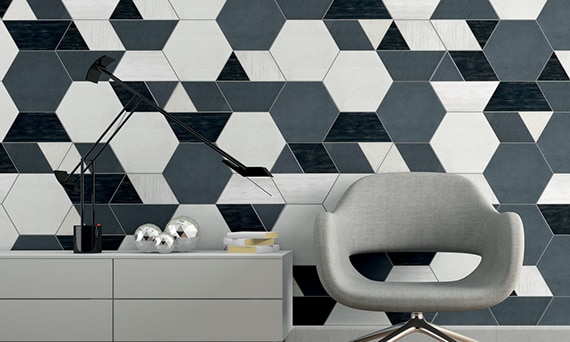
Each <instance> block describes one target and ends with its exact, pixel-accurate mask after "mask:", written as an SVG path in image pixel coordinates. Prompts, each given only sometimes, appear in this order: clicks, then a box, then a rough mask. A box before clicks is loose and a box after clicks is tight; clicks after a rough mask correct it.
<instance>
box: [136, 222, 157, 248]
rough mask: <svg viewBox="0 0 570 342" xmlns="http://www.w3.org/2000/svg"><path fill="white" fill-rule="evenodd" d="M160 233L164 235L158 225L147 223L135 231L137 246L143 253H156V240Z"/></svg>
mask: <svg viewBox="0 0 570 342" xmlns="http://www.w3.org/2000/svg"><path fill="white" fill-rule="evenodd" d="M160 233H162V230H161V229H160V228H159V227H158V226H157V225H155V224H152V223H145V224H143V225H141V226H139V227H138V228H137V229H136V230H135V233H134V236H135V245H136V246H137V248H138V249H139V250H141V251H143V252H154V251H156V249H155V246H154V239H155V238H156V237H157V236H158V234H160Z"/></svg>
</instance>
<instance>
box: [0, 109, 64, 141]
mask: <svg viewBox="0 0 570 342" xmlns="http://www.w3.org/2000/svg"><path fill="white" fill-rule="evenodd" d="M67 141H71V140H70V139H69V136H68V135H67V132H66V131H65V128H63V125H62V124H61V122H60V121H59V119H58V117H57V115H56V114H54V113H20V114H18V116H17V117H16V120H14V123H13V124H12V127H10V130H9V131H8V133H7V134H6V136H5V137H4V142H67Z"/></svg>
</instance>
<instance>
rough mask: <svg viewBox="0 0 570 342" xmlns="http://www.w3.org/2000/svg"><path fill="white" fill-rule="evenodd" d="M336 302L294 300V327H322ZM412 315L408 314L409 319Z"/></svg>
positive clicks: (308, 299)
mask: <svg viewBox="0 0 570 342" xmlns="http://www.w3.org/2000/svg"><path fill="white" fill-rule="evenodd" d="M335 304H336V301H335V300H334V299H332V298H331V297H328V296H322V297H317V296H305V297H294V298H293V325H294V326H297V325H316V326H322V325H324V324H325V322H326V321H327V318H328V317H329V316H330V314H331V312H332V310H333V309H334V306H335ZM409 316H410V314H408V318H409Z"/></svg>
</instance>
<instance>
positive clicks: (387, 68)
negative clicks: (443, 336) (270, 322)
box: [0, 0, 570, 325]
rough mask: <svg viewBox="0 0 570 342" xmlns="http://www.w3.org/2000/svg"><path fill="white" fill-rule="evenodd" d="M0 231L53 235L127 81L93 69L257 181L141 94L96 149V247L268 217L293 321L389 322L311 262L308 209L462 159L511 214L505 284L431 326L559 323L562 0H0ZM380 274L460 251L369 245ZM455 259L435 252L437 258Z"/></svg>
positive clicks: (565, 30) (10, 244) (365, 267)
mask: <svg viewBox="0 0 570 342" xmlns="http://www.w3.org/2000/svg"><path fill="white" fill-rule="evenodd" d="M0 17H1V18H2V20H1V21H0V49H1V53H0V79H1V80H2V82H1V83H0V116H1V120H0V136H1V137H2V143H1V144H0V203H1V206H0V223H1V225H0V248H1V249H5V250H10V249H12V250H25V249H46V250H49V249H69V248H70V235H71V227H72V226H73V224H74V223H78V221H79V217H78V212H77V203H78V198H77V196H75V195H73V194H68V193H66V192H65V190H63V189H62V188H61V187H60V186H59V185H58V184H57V182H56V180H55V177H54V176H53V174H52V171H53V170H54V169H67V170H70V169H71V168H72V167H73V166H74V165H75V164H76V163H77V162H78V160H79V157H80V155H81V154H84V153H86V151H87V149H88V148H89V146H90V144H91V143H93V142H94V141H95V139H96V137H97V136H98V135H99V134H100V132H101V131H102V130H103V128H104V127H106V125H107V124H108V123H109V122H110V120H111V119H112V118H113V117H114V115H116V113H117V112H118V111H119V110H120V109H121V108H122V106H123V105H125V104H126V103H127V101H128V95H127V94H125V93H124V92H122V91H121V89H120V88H117V87H115V86H114V84H113V83H112V82H107V81H102V82H100V83H99V84H93V83H89V82H86V81H84V77H85V73H86V70H87V68H88V66H89V65H90V64H91V63H92V62H93V61H94V60H95V59H97V58H98V57H100V56H101V55H104V54H106V55H109V56H111V57H113V58H115V59H116V60H117V62H115V63H114V64H112V65H111V66H110V69H111V70H112V71H113V72H114V73H115V74H117V76H119V78H121V79H123V80H124V81H126V82H128V83H129V84H130V85H131V86H133V87H135V88H136V89H138V90H139V91H141V92H143V93H144V94H147V95H148V96H149V97H152V98H153V99H154V100H155V101H156V103H157V104H159V105H160V106H162V107H164V108H165V109H166V110H168V111H169V112H171V113H173V114H174V115H176V116H177V117H178V118H179V119H180V120H182V121H184V122H187V123H188V124H189V125H190V126H192V127H195V128H196V129H197V130H198V131H199V132H201V133H202V134H203V135H205V136H206V137H207V138H208V139H210V140H212V141H215V142H216V143H217V144H218V145H219V146H220V147H222V148H223V149H226V150H227V151H228V152H230V153H231V154H232V155H235V156H236V157H237V158H238V159H240V160H241V161H243V162H244V163H246V164H252V165H253V164H256V165H264V166H266V167H267V168H269V169H271V171H272V172H273V173H274V178H273V179H272V180H270V179H259V180H258V182H259V185H260V186H261V187H262V188H264V189H266V190H267V191H268V192H269V193H270V194H271V196H269V195H267V194H265V193H264V192H263V191H261V190H260V189H259V188H258V187H257V186H256V185H255V184H252V183H251V182H249V181H248V180H247V179H243V178H241V177H239V176H236V175H234V174H232V172H231V171H230V170H229V169H228V168H226V167H225V166H224V165H223V164H222V163H221V162H220V161H221V160H220V159H221V158H220V157H219V156H218V155H216V154H215V153H213V152H212V151H210V150H209V149H208V148H206V147H205V146H203V145H202V144H201V143H198V142H196V141H195V139H194V138H193V137H191V136H189V135H188V134H186V133H185V132H183V131H181V130H180V129H179V128H178V127H176V125H174V124H173V123H171V122H168V121H167V120H166V119H164V118H163V117H162V116H161V115H159V114H158V113H153V112H152V111H151V109H149V108H140V110H139V111H138V112H137V113H136V114H135V116H134V117H133V118H132V120H130V121H129V122H128V123H127V125H126V126H125V128H124V130H123V131H121V132H120V134H118V136H117V138H116V140H114V141H113V142H112V144H111V146H110V147H111V148H109V149H108V150H106V151H105V153H104V154H103V155H102V156H101V158H100V159H99V161H98V166H97V168H98V171H99V174H100V176H99V177H98V181H97V188H98V193H97V200H96V206H97V213H98V221H99V222H101V223H102V224H103V227H104V232H105V239H104V244H105V249H111V250H113V249H115V250H116V249H129V248H132V246H133V241H132V237H131V236H129V235H130V234H132V233H133V232H134V230H135V229H136V227H137V226H138V225H140V224H142V223H145V222H153V223H156V224H158V225H164V224H165V223H166V222H167V221H168V220H169V219H170V218H171V217H172V216H174V215H179V214H184V215H188V216H191V217H193V218H195V219H196V220H197V221H198V222H199V223H200V225H201V227H202V232H203V238H202V240H201V241H200V246H199V248H202V249H219V248H222V237H223V236H224V235H225V233H226V232H227V231H229V230H240V229H266V230H278V231H279V232H280V234H281V237H280V242H281V246H282V248H283V249H291V250H293V251H294V255H295V262H294V263H295V266H294V278H295V298H294V306H295V310H294V324H296V325H323V324H325V325H344V324H353V325H366V324H382V323H389V322H396V321H399V320H401V319H402V315H401V314H399V313H368V312H357V311H353V310H351V309H349V308H346V307H342V306H340V305H338V304H336V303H335V302H334V301H333V300H332V299H331V298H329V297H328V296H327V295H326V293H325V292H324V290H323V289H322V287H321V286H320V283H319V281H318V278H317V275H316V271H315V267H314V262H313V254H312V224H313V220H314V217H315V215H317V214H318V213H319V212H322V211H324V210H330V209H331V208H333V207H334V206H335V204H336V201H337V200H338V198H339V196H340V195H341V194H342V192H343V191H344V190H345V189H346V187H347V186H348V185H349V184H350V183H351V182H353V181H354V180H355V179H357V178H359V177H362V176H364V175H366V174H370V173H375V172H392V171H401V172H410V171H411V172H414V171H433V172H452V173H458V174H463V175H465V176H466V177H469V178H471V179H473V180H474V181H475V182H476V183H477V184H478V185H479V186H480V187H481V189H482V190H483V191H484V192H485V193H486V194H487V196H488V198H489V199H490V200H491V201H492V202H493V203H495V204H496V205H497V207H498V209H499V210H502V211H515V212H518V213H519V214H520V215H521V216H522V218H523V220H524V223H525V234H526V254H525V261H524V263H525V266H524V271H523V275H522V278H521V281H520V284H519V286H518V288H517V289H516V290H515V292H514V293H513V295H512V296H511V297H509V298H508V299H507V300H506V301H505V302H503V303H502V304H500V305H497V306H496V307H493V308H489V309H486V310H480V311H477V312H467V313H457V314H443V313H442V314H437V313H432V314H429V315H427V316H428V317H429V318H430V319H431V320H434V321H435V322H436V323H440V324H462V325H463V324H482V325H485V324H491V325H496V324H517V325H537V324H540V325H551V324H570V318H569V316H568V315H567V314H566V313H567V312H568V308H570V300H569V297H568V295H569V294H570V286H568V284H570V268H568V267H566V266H565V265H566V264H567V262H566V261H567V259H568V253H569V251H570V238H569V236H568V234H569V233H570V224H569V222H570V211H569V209H570V191H569V190H568V189H569V188H570V177H569V176H568V174H569V173H570V153H569V152H568V151H570V135H569V134H568V132H569V131H570V101H569V100H568V99H569V98H570V97H569V96H568V94H569V93H570V79H569V77H568V75H569V72H570V52H569V51H570V26H569V25H568V23H567V18H568V17H570V3H569V2H568V1H566V0H548V1H547V0H425V1H421V2H418V1H415V0H384V1H381V0H311V1H304V0H192V1H188V0H169V1H167V0H101V1H97V2H94V1H91V2H89V1H83V0H13V1H10V0H0ZM353 262H354V263H355V265H357V267H358V268H359V270H361V272H363V273H365V274H367V276H369V277H373V278H375V279H380V280H386V279H387V280H396V279H409V277H410V272H412V273H413V274H412V276H413V277H415V278H418V277H420V278H422V279H432V280H433V279H441V280H443V279H453V278H454V277H455V278H457V277H461V276H462V274H464V273H462V272H465V271H467V270H468V269H469V268H470V267H473V265H475V264H476V263H477V260H476V259H474V258H473V257H470V256H455V255H448V254H443V253H438V254H413V255H412V254H375V255H366V256H361V257H359V258H355V259H354V260H353ZM454 263H455V264H458V265H460V266H461V270H463V271H462V272H459V273H455V272H451V271H450V265H451V264H454Z"/></svg>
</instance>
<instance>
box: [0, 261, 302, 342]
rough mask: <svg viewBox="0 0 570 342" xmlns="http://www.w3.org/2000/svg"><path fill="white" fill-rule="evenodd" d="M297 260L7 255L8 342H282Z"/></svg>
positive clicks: (3, 326) (2, 296)
mask: <svg viewBox="0 0 570 342" xmlns="http://www.w3.org/2000/svg"><path fill="white" fill-rule="evenodd" d="M292 264H293V262H292V253H291V252H289V251H282V252H277V253H268V254H228V253H225V252H214V251H212V252H210V251H204V252H202V251H200V252H198V251H196V252H190V253H171V254H154V253H153V254H146V253H138V252H131V253H126V252H125V253H122V252H112V253H106V252H104V253H101V254H74V253H72V252H59V251H58V252H39V251H38V252H35V251H34V252H4V253H0V279H1V280H0V341H283V340H284V339H285V337H286V336H287V334H288V333H289V332H290V331H291V328H292V283H293V278H292Z"/></svg>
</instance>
